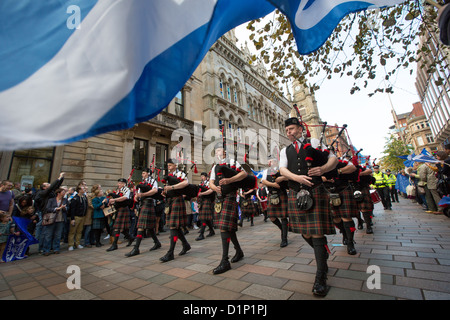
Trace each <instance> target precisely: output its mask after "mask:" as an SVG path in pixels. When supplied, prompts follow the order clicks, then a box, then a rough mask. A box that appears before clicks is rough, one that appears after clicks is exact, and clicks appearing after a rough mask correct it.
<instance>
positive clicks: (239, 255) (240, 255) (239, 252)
mask: <svg viewBox="0 0 450 320" xmlns="http://www.w3.org/2000/svg"><path fill="white" fill-rule="evenodd" d="M243 257H244V252H243V251H242V250H237V251H236V254H235V255H234V257H233V258H232V259H231V262H233V263H235V262H238V261H239V260H241V259H242V258H243Z"/></svg>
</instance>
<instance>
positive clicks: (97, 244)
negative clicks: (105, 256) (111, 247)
mask: <svg viewBox="0 0 450 320" xmlns="http://www.w3.org/2000/svg"><path fill="white" fill-rule="evenodd" d="M95 246H96V247H97V248H99V247H102V246H103V245H102V244H101V243H100V242H97V243H96V244H95Z"/></svg>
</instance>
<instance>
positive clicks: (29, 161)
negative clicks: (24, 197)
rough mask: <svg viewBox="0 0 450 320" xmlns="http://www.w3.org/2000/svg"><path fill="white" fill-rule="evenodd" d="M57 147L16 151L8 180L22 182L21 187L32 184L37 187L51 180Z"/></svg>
mask: <svg viewBox="0 0 450 320" xmlns="http://www.w3.org/2000/svg"><path fill="white" fill-rule="evenodd" d="M54 153H55V148H53V147H51V148H40V149H31V150H18V151H14V153H13V157H12V161H11V167H10V169H9V174H8V180H10V181H12V182H20V184H21V189H22V190H24V189H25V187H26V186H28V185H29V184H31V185H32V186H33V187H35V188H36V189H37V188H38V187H39V186H40V185H41V184H42V183H44V182H51V181H50V174H51V171H52V164H53V157H54Z"/></svg>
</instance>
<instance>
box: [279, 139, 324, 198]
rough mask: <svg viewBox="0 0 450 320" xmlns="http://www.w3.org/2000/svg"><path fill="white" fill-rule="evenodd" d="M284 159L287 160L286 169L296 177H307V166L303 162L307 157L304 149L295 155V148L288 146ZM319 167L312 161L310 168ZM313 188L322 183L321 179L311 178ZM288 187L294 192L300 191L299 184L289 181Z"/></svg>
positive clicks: (291, 145)
mask: <svg viewBox="0 0 450 320" xmlns="http://www.w3.org/2000/svg"><path fill="white" fill-rule="evenodd" d="M286 157H287V160H288V166H287V169H288V170H289V171H290V172H292V173H294V174H297V175H305V176H306V175H308V169H309V168H308V164H307V162H306V160H305V158H306V157H307V152H306V150H305V149H304V148H302V147H301V148H300V150H299V152H298V153H297V151H296V150H295V147H294V145H293V144H290V145H289V146H288V147H287V148H286ZM317 166H319V164H318V163H314V161H313V162H312V164H311V168H314V167H317ZM311 182H312V183H313V184H314V186H312V187H315V186H316V185H319V184H321V183H322V178H321V177H312V181H311ZM288 185H289V189H294V190H295V191H299V190H300V183H298V182H296V181H293V180H289V182H288Z"/></svg>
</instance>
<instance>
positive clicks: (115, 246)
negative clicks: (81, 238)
mask: <svg viewBox="0 0 450 320" xmlns="http://www.w3.org/2000/svg"><path fill="white" fill-rule="evenodd" d="M117 249H118V248H117V244H114V243H113V245H112V246H111V247H109V248H108V249H106V251H108V252H109V251H114V250H117Z"/></svg>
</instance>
